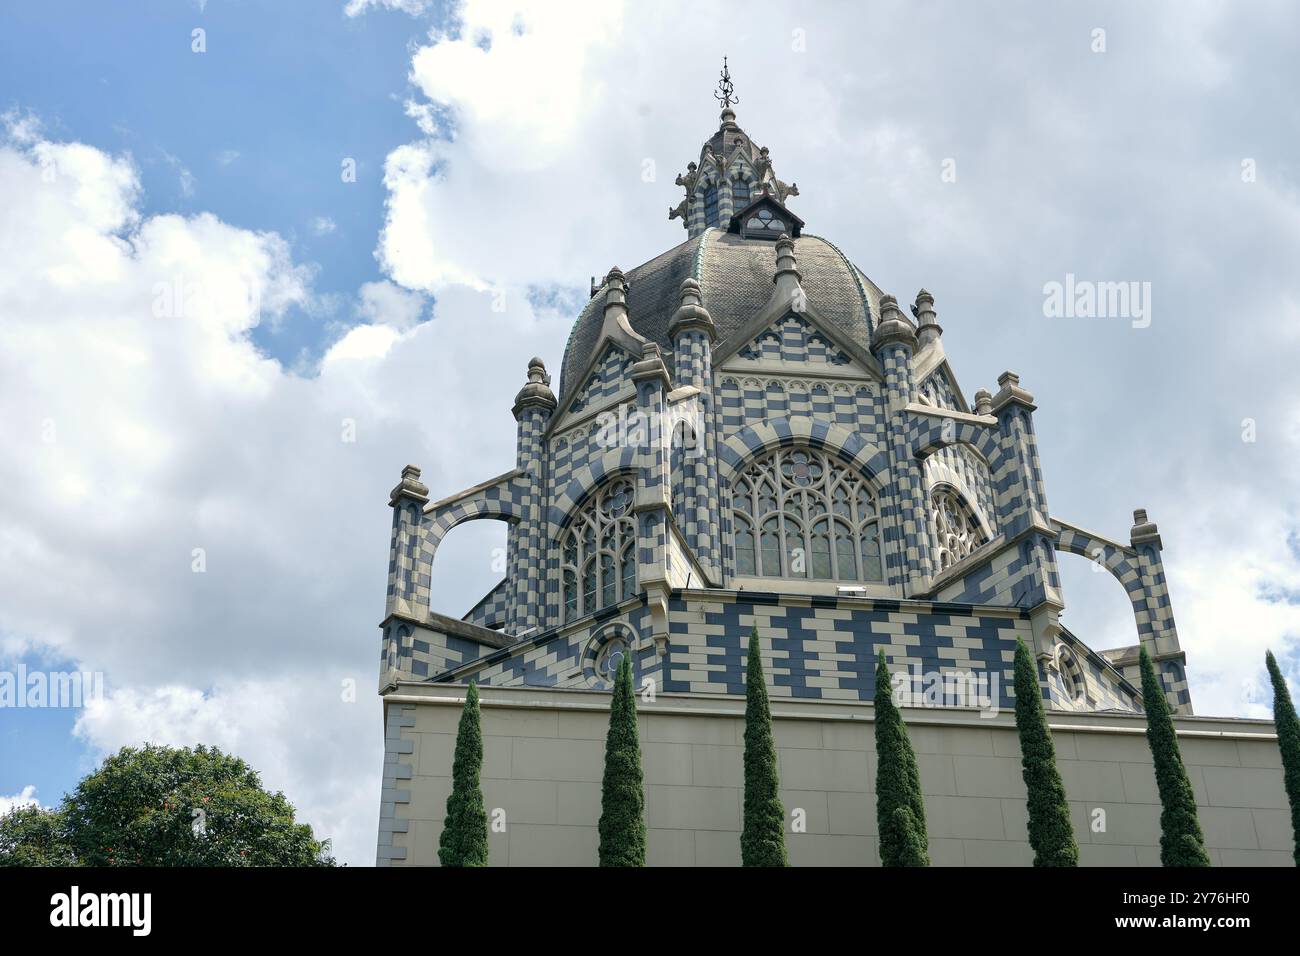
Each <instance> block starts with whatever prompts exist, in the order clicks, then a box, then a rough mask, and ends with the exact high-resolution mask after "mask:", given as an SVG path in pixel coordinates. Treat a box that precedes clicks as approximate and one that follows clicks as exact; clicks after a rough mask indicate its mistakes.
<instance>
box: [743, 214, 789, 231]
mask: <svg viewBox="0 0 1300 956" xmlns="http://www.w3.org/2000/svg"><path fill="white" fill-rule="evenodd" d="M786 231H787V227H786V224H785V220H783V219H782V218H781V217H780V216H778V215H777V214H776V213H774V212H772V210H771V209H768V208H766V207H763V208H760V209H758V210H756V211H755V212H754V214H753V215H752V216H750V217H749V218H748V219H746V220H745V235H746V236H747V237H749V238H750V239H779V238H780V237H781V234H782V233H784V232H786Z"/></svg>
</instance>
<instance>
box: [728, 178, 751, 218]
mask: <svg viewBox="0 0 1300 956" xmlns="http://www.w3.org/2000/svg"><path fill="white" fill-rule="evenodd" d="M748 205H749V183H748V182H746V181H745V180H743V179H735V180H732V183H731V208H732V209H734V210H735V211H736V212H740V211H741V210H742V209H744V208H745V207H746V206H748Z"/></svg>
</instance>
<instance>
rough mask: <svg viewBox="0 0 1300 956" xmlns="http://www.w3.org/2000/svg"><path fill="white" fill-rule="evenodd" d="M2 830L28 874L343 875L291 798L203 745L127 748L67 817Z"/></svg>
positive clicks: (32, 819)
mask: <svg viewBox="0 0 1300 956" xmlns="http://www.w3.org/2000/svg"><path fill="white" fill-rule="evenodd" d="M0 829H2V830H3V831H4V833H5V836H4V837H0V845H3V849H2V850H0V856H3V857H4V858H6V859H9V860H12V861H14V862H16V863H20V864H28V865H81V866H332V865H334V860H333V858H331V857H330V856H329V855H328V851H329V844H328V842H320V841H317V840H316V839H315V837H314V836H313V835H312V830H311V827H309V826H307V825H306V824H303V823H296V822H295V821H294V810H293V807H292V806H291V805H290V804H289V801H288V800H286V799H285V798H284V795H283V794H282V793H268V792H267V791H266V790H264V789H262V784H261V780H260V779H259V778H258V775H257V773H256V771H254V770H253V769H252V768H250V767H249V766H248V764H246V763H245V762H244V761H242V760H240V759H239V758H238V757H234V756H231V755H229V754H224V753H222V752H221V751H220V750H218V749H217V748H215V747H212V748H209V747H204V746H202V745H199V746H198V747H195V748H194V749H193V750H191V749H189V748H188V747H182V748H176V747H155V746H152V745H149V744H146V745H145V746H144V747H141V748H134V747H124V748H123V749H122V750H120V751H119V752H118V753H116V754H113V755H112V756H111V757H108V758H107V759H106V760H105V761H104V763H103V764H102V765H101V766H100V768H99V769H98V770H96V771H95V772H94V773H92V774H90V775H88V776H87V777H85V779H83V780H82V781H81V783H79V784H78V785H77V789H76V790H75V791H74V792H73V793H71V794H69V795H68V796H66V797H65V798H64V800H63V804H62V806H61V807H60V809H59V810H58V811H57V812H51V811H39V812H38V813H32V812H30V811H27V812H24V813H22V814H21V815H20V816H19V817H18V818H17V819H8V818H7V819H6V820H5V821H4V823H3V825H0ZM11 841H12V842H11Z"/></svg>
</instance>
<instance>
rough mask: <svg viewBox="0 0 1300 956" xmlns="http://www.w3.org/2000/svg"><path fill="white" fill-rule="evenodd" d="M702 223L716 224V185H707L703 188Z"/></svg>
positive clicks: (707, 224)
mask: <svg viewBox="0 0 1300 956" xmlns="http://www.w3.org/2000/svg"><path fill="white" fill-rule="evenodd" d="M704 224H705V225H706V226H716V225H717V224H718V187H717V186H708V187H706V188H705V190H704Z"/></svg>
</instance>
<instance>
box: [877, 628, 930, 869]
mask: <svg viewBox="0 0 1300 956" xmlns="http://www.w3.org/2000/svg"><path fill="white" fill-rule="evenodd" d="M873 704H874V707H875V711H876V826H877V829H878V831H879V833H880V863H881V865H882V866H929V865H930V858H929V855H928V846H927V845H928V843H929V837H928V836H927V834H926V827H925V801H924V800H923V799H922V797H921V774H920V771H918V770H917V767H916V754H914V753H913V752H912V744H911V741H909V740H908V739H907V726H906V725H905V724H904V723H903V715H902V714H900V713H899V712H898V708H897V707H895V706H894V696H893V687H892V685H891V683H890V679H889V667H888V665H887V664H886V663H885V652H884V651H881V652H880V656H879V658H877V660H876V693H875V698H874V701H873ZM899 810H903V811H905V812H904V813H899V812H898V811H899Z"/></svg>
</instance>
